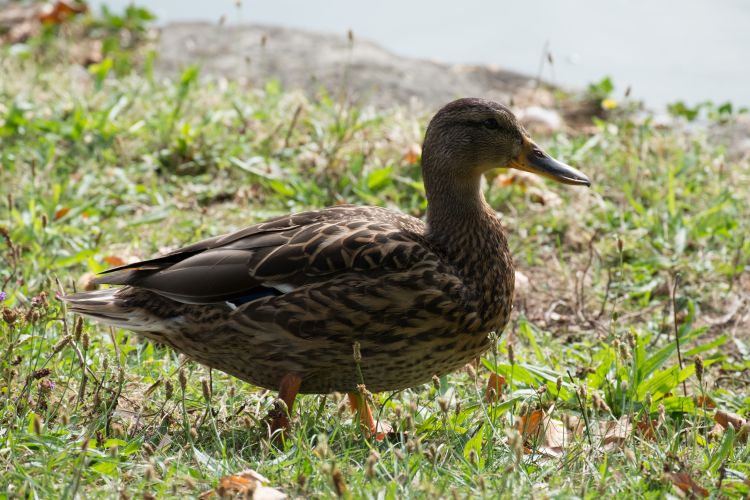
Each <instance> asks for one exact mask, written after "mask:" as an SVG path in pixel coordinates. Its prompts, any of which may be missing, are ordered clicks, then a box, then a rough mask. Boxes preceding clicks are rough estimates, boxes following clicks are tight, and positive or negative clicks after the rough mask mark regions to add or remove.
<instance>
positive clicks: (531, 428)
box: [516, 407, 573, 458]
mask: <svg viewBox="0 0 750 500" xmlns="http://www.w3.org/2000/svg"><path fill="white" fill-rule="evenodd" d="M553 409H554V407H553V408H551V409H550V410H549V412H548V414H545V413H544V411H542V410H534V411H532V412H531V413H528V414H526V415H521V416H520V417H518V420H516V430H518V432H519V433H520V434H521V436H522V437H523V442H524V453H527V454H529V453H533V452H537V453H541V454H543V455H547V456H550V457H553V458H558V457H560V456H562V455H563V453H564V451H565V448H566V447H567V446H569V445H570V442H571V438H572V437H573V433H572V432H571V431H569V430H568V429H566V427H565V425H564V424H563V423H562V422H561V421H560V420H556V419H553V418H552V416H551V414H552V410H553ZM532 448H533V449H532Z"/></svg>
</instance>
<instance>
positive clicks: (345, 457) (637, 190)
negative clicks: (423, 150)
mask: <svg viewBox="0 0 750 500" xmlns="http://www.w3.org/2000/svg"><path fill="white" fill-rule="evenodd" d="M0 50H2V51H3V52H2V56H3V57H2V58H0V64H1V65H2V67H1V68H0V71H2V73H3V74H5V75H12V78H5V77H4V78H2V79H0V162H1V163H2V172H0V186H2V201H1V202H0V203H2V205H1V206H0V228H2V229H0V232H1V233H2V240H3V243H2V245H1V246H0V251H1V252H2V254H1V255H0V289H1V290H2V291H4V292H5V293H6V294H7V298H6V299H5V301H4V302H2V307H3V319H2V320H0V347H2V349H1V350H0V370H1V371H0V476H2V482H1V484H0V487H2V488H3V491H2V492H0V495H6V496H22V497H24V496H33V497H40V498H47V497H51V496H52V497H56V496H67V497H72V496H75V495H76V494H77V495H80V496H83V497H88V496H92V495H94V494H99V493H100V492H104V493H105V494H109V495H111V496H116V495H118V494H119V492H124V493H126V494H127V495H129V496H131V497H132V496H142V495H143V494H144V493H150V494H153V495H156V496H158V497H162V496H163V497H169V496H176V497H181V496H184V495H194V496H195V495H198V494H200V493H201V492H203V491H207V490H209V489H211V488H213V487H215V486H216V485H217V484H218V481H219V479H220V478H221V477H222V476H224V475H227V474H231V473H235V472H239V471H241V470H243V469H247V468H252V469H255V470H257V471H258V472H260V473H261V474H263V475H265V476H267V477H268V478H269V479H270V482H271V485H272V486H274V487H276V488H279V489H281V490H283V491H284V492H286V493H287V494H289V495H291V496H308V495H309V496H317V497H328V496H334V495H336V494H337V487H336V484H338V485H339V489H341V481H338V483H336V482H335V481H334V480H333V478H334V477H336V478H341V479H342V480H343V482H344V483H345V487H346V490H347V493H345V494H348V495H351V496H353V497H359V496H367V497H372V498H375V497H378V498H381V497H382V498H401V497H404V496H409V497H428V498H432V497H434V496H436V495H440V496H451V495H452V494H455V495H457V496H459V497H466V496H482V495H484V496H487V497H496V496H497V495H501V496H503V497H512V496H520V495H524V496H527V495H532V494H533V495H537V496H542V497H567V496H574V495H578V496H582V497H595V496H612V495H619V496H628V497H631V496H635V495H648V496H652V497H660V496H664V495H666V494H668V493H670V492H671V493H674V492H676V491H677V490H676V489H675V487H674V486H673V483H672V481H670V479H669V474H670V473H679V472H685V473H687V474H688V475H689V476H690V477H692V478H693V479H694V480H695V481H697V482H698V483H699V484H700V485H702V486H703V487H704V488H706V489H707V490H708V491H709V492H710V494H711V495H713V496H723V497H727V498H741V497H742V496H743V495H747V494H748V491H749V490H750V484H749V483H748V477H750V447H749V446H748V444H747V440H746V439H743V438H742V436H741V434H742V432H741V430H739V429H738V430H737V432H732V431H724V430H723V429H713V428H714V425H715V422H714V412H715V410H713V409H711V408H707V407H706V403H705V402H704V403H701V401H700V400H698V399H696V398H697V397H698V396H707V397H709V398H710V399H711V401H713V402H714V403H715V404H716V406H717V407H718V408H719V409H721V410H725V411H730V412H736V413H739V414H741V415H744V416H745V417H746V418H747V416H748V414H750V391H749V390H748V387H750V361H748V359H750V356H749V355H748V353H749V352H750V338H749V336H748V333H747V332H748V327H750V321H748V310H747V302H743V301H746V297H747V295H748V293H749V292H750V274H748V269H749V267H748V266H749V265H750V241H748V240H747V238H746V235H747V233H748V224H749V223H748V221H750V208H748V207H750V189H748V186H750V165H748V162H747V160H744V161H739V160H733V159H731V158H729V157H726V155H725V154H724V146H723V145H721V144H717V143H716V142H715V141H710V140H708V138H707V133H706V132H705V131H704V130H703V129H700V128H690V129H687V128H682V127H671V128H663V127H656V126H654V125H653V124H652V123H651V119H650V117H648V116H646V118H642V117H641V118H638V117H637V115H635V114H633V113H629V112H627V111H621V112H617V113H613V114H611V115H610V116H609V118H608V119H607V120H606V121H597V122H595V123H594V124H593V126H592V127H591V128H590V129H587V130H586V131H570V132H568V133H560V134H557V135H554V136H552V137H546V138H540V139H539V141H540V142H541V143H543V144H544V145H545V146H546V147H547V148H548V150H549V151H550V152H551V153H553V154H554V155H555V156H557V157H559V158H561V159H564V160H566V161H568V162H569V163H571V164H573V165H575V166H577V167H579V168H580V169H581V170H583V171H584V172H586V173H587V174H589V175H590V177H591V178H592V180H593V183H594V185H593V187H592V189H591V190H581V189H574V188H569V187H566V186H560V185H553V184H548V183H546V182H542V181H538V183H535V182H536V181H533V182H532V184H531V185H529V184H528V181H526V180H525V178H520V179H519V178H512V179H510V180H509V179H508V178H506V177H503V178H495V179H489V182H488V185H487V189H486V196H487V198H488V200H489V201H490V202H491V204H492V205H493V206H494V207H495V208H496V209H497V210H498V211H499V212H500V213H501V217H502V220H503V223H504V225H505V226H506V228H507V230H508V234H509V239H510V243H511V247H512V250H513V253H514V255H515V260H516V264H517V267H518V269H519V270H520V271H521V272H522V273H524V274H525V275H526V276H527V277H528V278H529V289H528V290H526V291H525V292H522V293H520V294H519V296H518V298H517V301H516V309H515V312H514V317H513V321H512V323H511V324H510V325H509V326H508V328H507V329H506V331H505V332H503V334H502V335H501V336H500V338H499V341H498V343H497V348H496V349H493V351H491V352H488V353H487V354H486V356H485V358H484V359H483V360H482V363H481V364H480V365H479V366H477V367H475V368H473V369H467V370H464V371H462V372H459V373H455V374H452V375H450V376H447V377H444V378H443V379H441V380H440V381H439V384H435V385H427V386H423V387H417V388H414V389H412V390H408V391H402V392H398V393H394V394H376V395H375V396H374V400H375V403H376V414H377V415H379V417H380V418H382V419H384V420H387V421H389V422H391V423H392V424H393V425H394V426H395V427H396V428H397V429H399V430H401V431H406V435H403V434H401V435H399V436H398V437H394V438H393V439H390V440H387V441H385V442H375V441H368V440H366V439H364V438H363V437H362V436H361V434H360V432H359V430H358V426H357V425H356V423H355V422H353V421H352V418H351V415H350V414H349V412H348V410H347V409H346V407H345V405H344V400H342V398H341V396H340V395H329V396H327V397H322V396H321V397H313V396H304V397H301V398H300V399H299V406H298V407H297V408H296V409H295V412H294V413H295V415H294V417H295V425H294V432H293V433H292V435H291V436H290V439H289V440H288V441H287V442H285V443H284V445H283V446H280V447H277V446H274V445H273V444H272V443H270V442H269V440H268V438H267V436H266V431H265V426H264V423H263V422H264V417H265V415H266V414H267V413H268V411H269V409H270V408H271V407H272V404H273V398H274V395H273V394H272V393H269V392H268V391H264V390H261V389H259V388H257V387H253V386H250V385H248V384H245V383H242V382H239V381H238V380H235V379H232V378H231V377H228V376H226V375H224V374H222V373H220V372H217V371H213V372H209V370H208V369H206V368H204V367H202V366H200V365H198V364H195V363H193V362H189V361H186V360H184V359H182V358H180V357H178V355H177V354H175V353H174V352H173V351H171V350H169V349H167V348H164V347H161V346H156V345H153V344H151V343H148V342H145V341H141V340H139V339H138V337H137V336H136V335H134V334H132V333H129V332H126V331H119V330H117V331H112V330H109V329H106V328H103V327H101V326H98V325H96V324H94V323H89V322H88V321H84V322H82V323H79V322H78V320H77V319H76V318H74V317H73V316H72V315H70V314H68V313H66V311H65V309H64V307H63V305H62V304H61V303H60V301H59V300H57V299H56V298H55V296H56V294H57V293H58V292H59V291H60V290H61V288H62V289H64V290H66V291H70V290H71V289H72V288H73V287H74V283H76V281H78V280H79V278H80V277H81V276H83V275H84V274H86V273H92V272H98V271H101V270H103V269H105V268H107V267H110V266H111V264H113V263H115V262H117V261H118V259H119V260H125V261H129V260H131V259H140V258H147V257H149V256H151V255H153V254H156V253H158V252H161V251H164V250H166V249H169V248H174V247H177V246H179V245H183V244H186V243H188V242H192V241H194V240H197V239H200V238H204V237H208V236H212V235H217V234H221V233H223V232H227V231H231V230H234V229H238V228H240V227H242V226H243V225H247V224H249V223H252V222H255V221H258V220H262V219H263V218H266V217H268V216H271V215H274V214H279V213H285V212H288V211H297V210H304V209H307V208H315V207H322V206H325V205H330V204H336V203H344V202H346V203H365V204H378V205H384V206H392V207H397V208H399V209H401V210H403V211H405V212H408V213H411V214H414V215H416V216H421V215H423V213H424V209H425V206H426V203H425V200H424V195H423V188H422V185H421V181H420V178H419V166H418V164H412V163H411V162H410V158H409V155H408V154H407V152H409V151H410V150H411V149H412V148H413V146H414V145H415V144H418V143H419V142H420V141H421V136H422V133H423V130H424V126H425V124H426V121H427V120H428V119H429V114H427V113H426V114H424V115H420V116H409V115H408V114H407V113H406V112H405V111H404V110H401V109H393V110H390V111H377V112H376V111H372V110H364V109H359V108H356V107H353V106H346V105H342V103H341V102H339V100H338V99H337V97H336V96H333V97H331V96H328V95H325V94H323V93H321V95H320V96H319V97H318V98H316V99H306V98H305V97H303V96H301V95H299V94H297V93H294V92H287V91H285V90H283V89H281V88H280V87H279V86H278V85H277V84H275V83H273V82H271V83H269V84H267V85H266V86H265V87H263V88H245V87H241V86H238V85H236V84H233V83H229V84H226V85H224V84H222V85H219V84H216V83H211V82H209V81H203V80H201V79H200V78H199V77H198V73H197V70H195V69H189V70H187V71H186V72H185V73H183V75H182V78H181V79H177V80H175V81H161V80H157V79H154V78H153V77H152V76H150V74H149V72H148V71H143V72H141V74H138V73H137V72H133V71H131V70H130V69H129V68H130V66H127V65H125V64H124V63H119V62H118V63H116V64H113V65H112V67H111V68H110V69H107V68H106V65H105V67H102V66H97V67H94V68H93V70H92V71H90V72H88V73H87V72H84V71H82V70H81V69H80V68H78V67H71V66H67V65H63V64H58V63H55V62H54V61H53V60H54V58H53V57H48V56H49V55H48V56H47V57H39V56H38V53H37V52H34V50H33V47H32V50H31V51H30V52H23V51H21V52H19V51H16V52H13V53H11V52H10V51H9V50H8V49H7V48H2V49H0ZM113 57H114V56H113ZM117 57H124V56H122V55H119V56H117ZM132 64H134V65H135V66H136V67H138V66H137V64H136V63H132ZM120 66H123V69H121V70H120V71H119V72H118V71H115V69H112V68H115V67H120ZM503 175H504V174H503ZM501 181H502V182H501ZM551 193H554V194H555V195H556V196H558V197H559V199H557V198H556V197H555V196H554V195H553V194H551ZM542 201H543V202H544V203H541V202H542ZM78 286H79V287H80V286H81V284H80V283H79V285H78ZM673 290H674V293H673ZM673 305H674V310H673ZM725 315H726V316H727V317H722V316H725ZM675 322H676V324H675ZM675 331H676V332H677V333H678V336H679V344H680V345H679V349H678V346H677V343H676V342H675ZM509 351H512V355H510V354H509ZM678 354H679V356H678ZM696 356H700V357H701V360H702V363H703V366H704V367H705V374H704V376H703V378H702V381H699V379H698V377H697V376H696V373H695V361H694V360H695V358H696ZM680 358H681V359H682V363H680ZM493 370H494V371H497V372H498V373H499V374H501V375H503V376H504V377H505V378H506V380H507V384H506V385H505V387H504V389H503V394H502V397H501V399H500V400H499V401H497V402H493V403H488V402H487V401H486V399H485V387H486V384H487V379H488V377H489V374H490V373H491V371H493ZM180 372H182V373H183V374H184V375H185V378H186V384H185V386H184V388H183V387H182V384H181V383H180V381H179V378H180V377H179V373H180ZM205 385H209V386H210V390H208V391H204V389H203V387H204V386H205ZM582 387H584V388H585V390H582ZM206 396H208V397H206ZM601 401H603V402H604V404H602V403H601ZM696 401H698V402H697V403H696ZM704 401H705V400H704ZM539 408H544V409H547V410H549V411H551V417H552V418H553V419H554V420H562V419H565V420H570V419H571V418H573V417H577V418H581V419H582V422H583V425H582V429H583V430H582V431H581V432H580V433H578V434H576V435H575V436H574V437H573V439H572V440H571V441H570V442H569V443H566V444H565V446H564V447H563V449H561V450H558V451H559V453H552V454H551V453H550V451H549V450H545V449H544V447H543V445H544V443H542V442H540V441H538V440H535V439H533V436H531V437H529V438H528V439H526V440H525V443H521V441H524V439H523V438H521V439H520V441H519V437H518V434H517V432H516V431H515V430H514V429H515V425H516V424H515V422H516V421H517V420H518V418H519V417H520V416H521V415H524V414H526V413H527V412H532V411H533V410H535V409H539ZM621 418H624V419H629V420H630V421H632V422H634V423H637V422H646V423H650V424H649V425H651V426H652V428H651V431H650V432H652V433H653V436H651V435H649V431H643V430H641V431H639V430H630V431H629V432H627V433H626V434H624V435H623V436H617V438H616V439H615V441H616V443H615V444H616V445H615V446H611V445H607V444H606V443H604V441H612V435H611V434H609V435H608V434H607V433H606V431H605V432H601V431H600V428H601V427H602V426H605V425H606V423H607V422H610V423H611V422H615V421H617V420H618V419H621ZM521 444H525V448H526V450H525V452H524V449H523V448H524V447H520V448H519V445H521Z"/></svg>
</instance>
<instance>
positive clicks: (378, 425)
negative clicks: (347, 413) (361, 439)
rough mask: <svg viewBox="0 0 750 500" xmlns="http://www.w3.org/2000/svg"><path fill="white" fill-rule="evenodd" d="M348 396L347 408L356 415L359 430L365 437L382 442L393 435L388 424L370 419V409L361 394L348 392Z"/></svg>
mask: <svg viewBox="0 0 750 500" xmlns="http://www.w3.org/2000/svg"><path fill="white" fill-rule="evenodd" d="M348 396H349V406H350V407H351V409H352V412H353V413H355V414H356V415H357V418H358V419H359V425H360V428H361V429H362V433H363V434H364V435H365V437H367V438H371V437H372V438H375V440H376V441H382V440H384V439H385V438H386V437H388V436H390V435H392V434H393V428H392V427H391V425H390V424H389V423H388V422H384V421H377V422H376V421H375V419H374V418H373V417H372V409H371V408H370V405H369V404H368V403H367V400H366V399H365V396H364V395H363V394H361V393H359V392H350V393H348ZM360 401H362V403H363V404H362V405H360Z"/></svg>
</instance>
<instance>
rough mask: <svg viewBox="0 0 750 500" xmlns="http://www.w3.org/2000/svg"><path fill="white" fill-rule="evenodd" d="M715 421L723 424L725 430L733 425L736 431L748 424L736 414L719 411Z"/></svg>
mask: <svg viewBox="0 0 750 500" xmlns="http://www.w3.org/2000/svg"><path fill="white" fill-rule="evenodd" d="M714 420H716V422H718V423H719V424H721V426H722V427H724V428H725V429H726V428H727V427H729V426H730V425H731V426H732V427H734V429H735V430H739V429H741V428H742V426H743V425H745V424H746V423H747V421H746V420H745V419H744V418H742V417H741V416H739V415H737V414H736V413H730V412H727V411H724V410H719V411H717V412H716V414H715V415H714Z"/></svg>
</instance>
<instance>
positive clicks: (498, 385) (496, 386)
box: [484, 373, 505, 403]
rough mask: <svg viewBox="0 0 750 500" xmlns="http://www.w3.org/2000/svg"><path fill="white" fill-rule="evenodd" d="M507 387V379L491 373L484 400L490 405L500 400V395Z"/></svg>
mask: <svg viewBox="0 0 750 500" xmlns="http://www.w3.org/2000/svg"><path fill="white" fill-rule="evenodd" d="M504 385H505V377H503V376H502V375H498V374H497V373H490V377H489V379H488V380H487V389H485V391H484V399H485V400H486V401H487V402H488V403H494V402H496V401H498V400H499V399H500V394H502V393H503V386H504Z"/></svg>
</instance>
